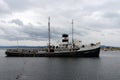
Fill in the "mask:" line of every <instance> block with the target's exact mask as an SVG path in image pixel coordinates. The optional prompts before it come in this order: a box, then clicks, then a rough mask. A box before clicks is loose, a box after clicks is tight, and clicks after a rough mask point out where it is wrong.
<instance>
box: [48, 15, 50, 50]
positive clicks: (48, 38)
mask: <svg viewBox="0 0 120 80" xmlns="http://www.w3.org/2000/svg"><path fill="white" fill-rule="evenodd" d="M48 52H50V17H48Z"/></svg>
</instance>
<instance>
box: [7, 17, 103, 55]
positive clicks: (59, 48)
mask: <svg viewBox="0 0 120 80" xmlns="http://www.w3.org/2000/svg"><path fill="white" fill-rule="evenodd" d="M73 34H74V29H73V20H72V39H71V42H70V39H69V35H68V34H66V33H64V34H62V39H61V43H60V44H58V45H56V46H54V45H51V39H50V38H51V35H50V17H49V18H48V47H45V48H35V49H24V48H23V49H20V48H16V49H7V50H6V52H5V54H6V56H7V57H99V55H100V44H101V43H100V42H97V43H90V44H83V43H82V41H80V40H74V35H73Z"/></svg>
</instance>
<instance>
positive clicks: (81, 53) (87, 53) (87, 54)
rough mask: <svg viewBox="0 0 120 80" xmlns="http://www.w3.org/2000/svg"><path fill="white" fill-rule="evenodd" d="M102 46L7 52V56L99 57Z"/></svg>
mask: <svg viewBox="0 0 120 80" xmlns="http://www.w3.org/2000/svg"><path fill="white" fill-rule="evenodd" d="M99 53H100V47H99V48H96V49H92V50H86V51H73V52H59V53H55V52H53V53H52V52H51V53H35V54H29V53H24V54H23V53H15V52H13V53H12V52H6V55H7V57H99Z"/></svg>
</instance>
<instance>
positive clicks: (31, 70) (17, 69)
mask: <svg viewBox="0 0 120 80" xmlns="http://www.w3.org/2000/svg"><path fill="white" fill-rule="evenodd" d="M4 52H5V50H2V49H1V50H0V80H120V52H119V51H106V52H104V51H101V54H100V57H99V58H48V57H19V58H18V57H5V54H4Z"/></svg>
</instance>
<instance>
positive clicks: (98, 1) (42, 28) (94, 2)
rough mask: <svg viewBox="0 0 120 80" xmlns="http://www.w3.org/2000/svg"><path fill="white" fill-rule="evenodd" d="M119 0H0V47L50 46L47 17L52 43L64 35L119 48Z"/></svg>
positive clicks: (85, 41)
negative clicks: (72, 24) (72, 34)
mask: <svg viewBox="0 0 120 80" xmlns="http://www.w3.org/2000/svg"><path fill="white" fill-rule="evenodd" d="M119 4H120V1H119V0H0V45H47V41H48V34H47V33H48V31H47V30H48V26H47V25H48V17H49V16H50V17H51V38H52V43H53V44H55V43H59V42H60V41H61V40H60V39H61V35H62V33H67V34H69V35H70V38H71V21H72V19H74V37H75V39H78V40H82V41H83V42H84V43H91V42H101V43H102V44H104V45H110V46H120V36H119V34H120V5H119Z"/></svg>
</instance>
